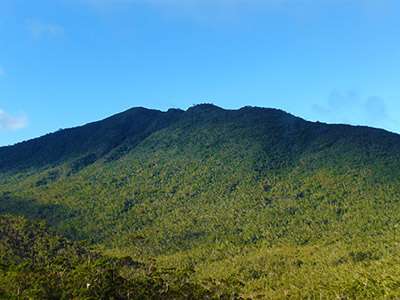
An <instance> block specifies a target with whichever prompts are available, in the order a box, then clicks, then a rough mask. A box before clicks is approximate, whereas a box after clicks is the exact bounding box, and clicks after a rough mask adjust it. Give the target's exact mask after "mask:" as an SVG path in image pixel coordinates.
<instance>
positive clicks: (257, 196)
mask: <svg viewBox="0 0 400 300" xmlns="http://www.w3.org/2000/svg"><path fill="white" fill-rule="evenodd" d="M399 150H400V136H399V135H397V134H393V133H390V132H387V131H384V130H380V129H374V128H368V127H355V126H348V125H328V124H324V123H319V122H317V123H313V122H308V121H305V120H303V119H301V118H298V117H295V116H293V115H290V114H288V113H286V112H283V111H281V110H276V109H265V108H256V107H244V108H242V109H239V110H225V109H222V108H219V107H216V106H214V105H211V104H202V105H197V106H194V107H191V108H190V109H188V110H187V111H183V110H176V109H171V110H168V111H167V112H161V111H156V110H148V109H144V108H134V109H131V110H129V111H126V112H123V113H121V114H118V115H115V116H112V117H110V118H108V119H105V120H102V121H99V122H95V123H91V124H87V125H84V126H81V127H76V128H72V129H66V130H60V131H58V132H55V133H51V134H48V135H46V136H44V137H41V138H38V139H34V140H30V141H26V142H23V143H20V144H16V145H14V146H9V147H2V148H0V297H3V298H15V299H29V298H31V299H74V298H75V299H287V298H294V299H301V298H307V299H321V298H322V299H326V298H329V299H331V298H332V299H333V298H338V299H368V298H370V299H379V298H398V297H400V267H399V266H400V264H397V262H399V258H400V256H399V243H400V226H399V225H400V205H399V204H400V203H399V200H400V196H399V195H400V182H399V181H400V151H399Z"/></svg>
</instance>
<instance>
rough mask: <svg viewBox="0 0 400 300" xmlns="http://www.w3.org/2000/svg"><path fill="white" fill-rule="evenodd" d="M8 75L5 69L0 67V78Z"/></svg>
mask: <svg viewBox="0 0 400 300" xmlns="http://www.w3.org/2000/svg"><path fill="white" fill-rule="evenodd" d="M5 75H6V71H5V70H4V68H3V67H2V66H0V77H3V76H5Z"/></svg>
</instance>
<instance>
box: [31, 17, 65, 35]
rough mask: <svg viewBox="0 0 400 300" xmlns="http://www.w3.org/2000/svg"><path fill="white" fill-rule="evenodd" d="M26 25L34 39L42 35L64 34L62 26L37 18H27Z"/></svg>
mask: <svg viewBox="0 0 400 300" xmlns="http://www.w3.org/2000/svg"><path fill="white" fill-rule="evenodd" d="M27 27H28V30H29V32H30V34H31V36H32V37H33V38H34V39H40V38H42V37H44V36H50V37H56V36H60V35H63V34H64V27H62V26H60V25H58V24H52V23H45V22H42V21H39V20H32V19H30V20H28V21H27Z"/></svg>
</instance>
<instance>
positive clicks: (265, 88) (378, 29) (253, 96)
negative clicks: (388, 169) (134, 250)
mask: <svg viewBox="0 0 400 300" xmlns="http://www.w3.org/2000/svg"><path fill="white" fill-rule="evenodd" d="M399 80H400V1H398V0H324V1H322V0H186V1H183V0H35V1H26V0H1V1H0V145H7V144H12V143H15V142H18V141H22V140H26V139H29V138H32V137H36V136H40V135H42V134H45V133H48V132H51V131H55V130H57V129H59V128H67V127H71V126H76V125H80V124H83V123H87V122H90V121H95V120H98V119H101V118H104V117H107V116H109V115H112V114H114V113H117V112H120V111H122V110H125V109H128V108H130V107H134V106H145V107H149V108H158V109H162V110H165V109H167V108H169V107H179V108H183V109H186V108H187V107H189V106H191V105H193V104H196V103H202V102H213V103H215V104H217V105H219V106H222V107H225V108H239V107H241V106H244V105H254V106H263V107H276V108H281V109H284V110H286V111H289V112H291V113H293V114H295V115H298V116H301V117H303V118H306V119H310V120H320V121H325V122H331V123H351V124H362V125H370V126H374V127H382V128H385V129H388V130H391V131H396V132H400V121H398V119H399V116H400V82H399Z"/></svg>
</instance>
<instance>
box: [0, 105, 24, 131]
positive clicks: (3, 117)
mask: <svg viewBox="0 0 400 300" xmlns="http://www.w3.org/2000/svg"><path fill="white" fill-rule="evenodd" d="M27 125H28V120H27V118H26V117H25V116H11V115H9V114H8V113H6V112H5V111H4V110H2V109H0V130H17V129H22V128H25V127H26V126H27Z"/></svg>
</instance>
